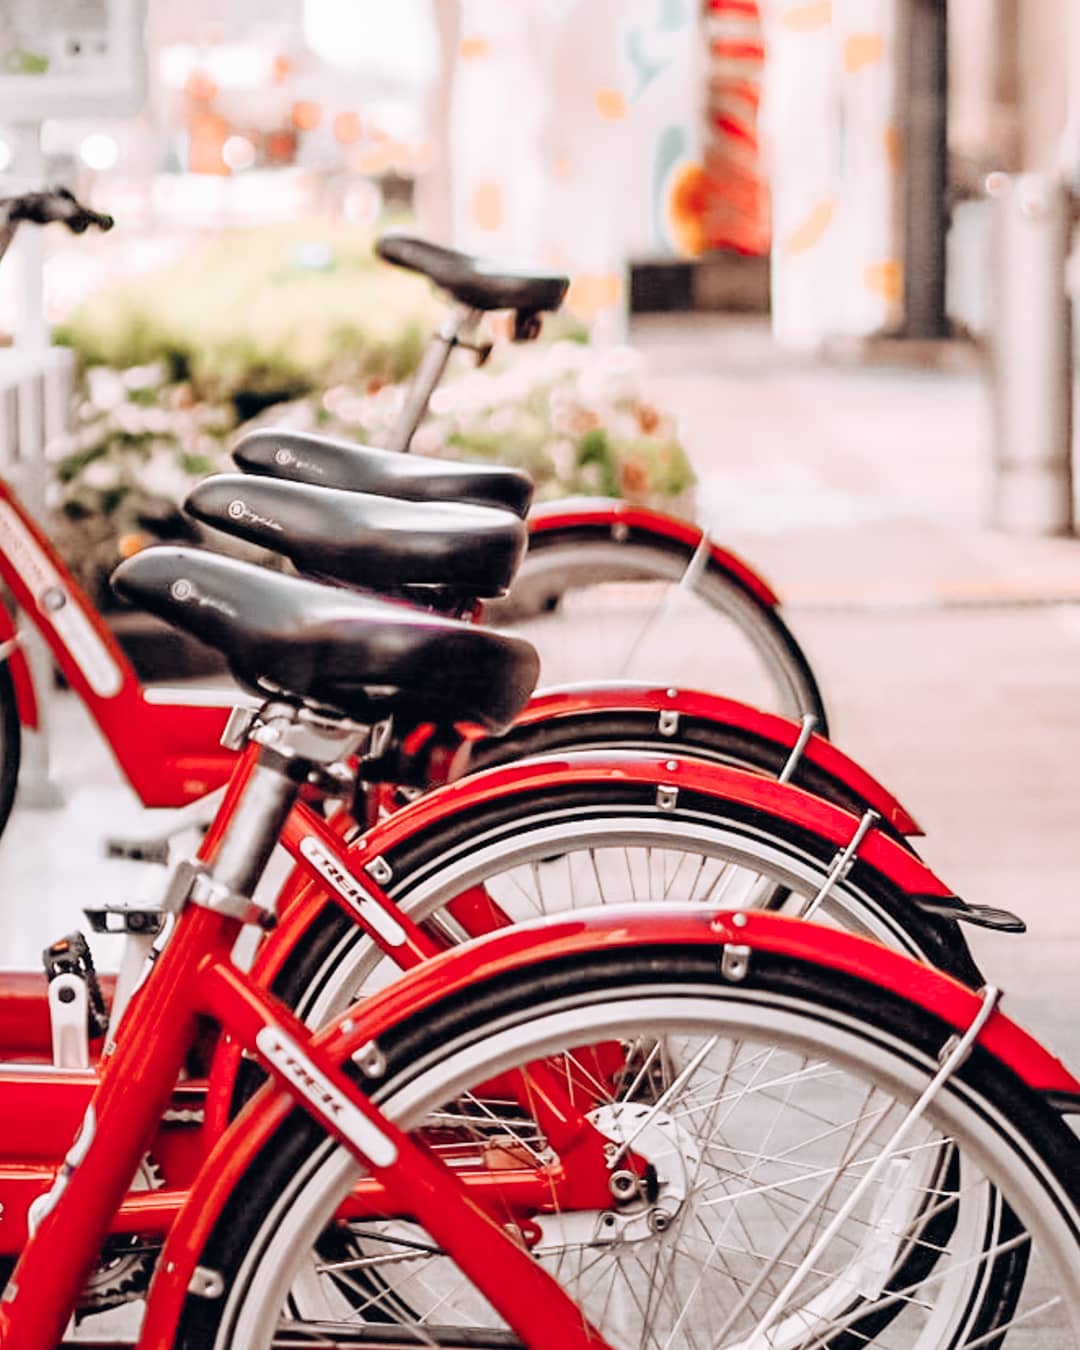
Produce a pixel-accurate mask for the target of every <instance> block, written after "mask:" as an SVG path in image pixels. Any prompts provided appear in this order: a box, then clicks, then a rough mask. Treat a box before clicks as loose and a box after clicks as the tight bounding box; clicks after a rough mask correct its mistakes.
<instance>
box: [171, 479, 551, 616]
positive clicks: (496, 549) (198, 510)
mask: <svg viewBox="0 0 1080 1350" xmlns="http://www.w3.org/2000/svg"><path fill="white" fill-rule="evenodd" d="M184 509H185V510H186V511H188V512H190V513H191V515H193V516H194V517H195V518H196V519H197V520H201V521H202V522H203V524H205V525H212V526H213V527H214V528H215V529H219V530H224V531H226V532H227V533H229V534H232V535H236V536H237V537H239V538H241V539H246V540H247V541H248V542H249V543H252V544H259V545H261V546H262V547H263V548H268V549H271V550H273V552H275V553H280V554H282V555H283V556H284V557H286V558H288V559H289V560H290V561H291V562H292V563H293V564H294V565H295V566H296V568H297V569H298V570H299V571H301V572H308V573H313V574H315V575H317V576H325V577H331V578H333V579H334V580H335V581H343V582H346V583H347V584H349V585H353V586H365V587H368V588H369V589H371V590H375V591H380V592H383V593H386V594H400V593H409V592H410V591H411V590H413V589H414V588H419V591H420V593H418V594H417V595H416V597H415V598H416V599H417V600H423V599H424V595H423V591H426V590H430V589H432V588H434V589H437V590H438V591H439V592H440V593H442V594H443V595H450V596H457V597H472V598H477V599H485V598H489V597H491V596H496V595H502V594H504V593H505V591H506V590H507V589H508V588H509V585H510V581H511V579H512V578H513V575H514V572H515V571H516V569H517V566H518V564H519V563H520V561H521V558H522V555H523V554H524V552H525V543H526V533H525V526H524V525H523V524H522V522H521V521H520V520H519V519H518V518H517V516H514V515H511V514H510V513H509V512H508V511H495V510H492V508H491V507H486V506H462V505H459V504H457V503H446V502H403V501H397V500H395V499H394V498H392V497H371V496H368V495H367V494H366V493H361V492H343V491H341V490H340V489H337V488H327V487H312V486H311V484H309V483H282V482H279V481H277V480H276V479H273V478H252V477H249V476H246V475H244V474H239V473H228V474H218V475H216V476H215V477H213V478H207V479H205V480H204V481H203V482H201V483H200V484H199V485H198V486H197V487H196V488H195V489H194V490H193V491H192V492H191V493H190V494H189V495H188V499H187V501H186V502H185V503H184Z"/></svg>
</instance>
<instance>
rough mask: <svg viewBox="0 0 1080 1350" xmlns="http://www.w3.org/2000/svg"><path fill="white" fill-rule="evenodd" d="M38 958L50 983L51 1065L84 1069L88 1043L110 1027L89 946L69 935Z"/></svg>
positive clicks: (79, 938)
mask: <svg viewBox="0 0 1080 1350" xmlns="http://www.w3.org/2000/svg"><path fill="white" fill-rule="evenodd" d="M41 959H42V964H43V965H44V967H45V977H46V979H47V980H48V982H49V1020H50V1023H51V1027H52V1043H53V1063H54V1064H56V1065H57V1067H59V1068H64V1069H85V1068H86V1067H87V1066H88V1065H89V1063H90V1045H89V1043H90V1040H91V1039H92V1038H94V1037H97V1036H103V1035H104V1034H105V1032H106V1030H107V1029H108V1025H109V1010H108V1007H107V1006H106V1003H105V996H104V995H103V994H102V992H101V985H100V984H99V982H98V977H97V972H96V971H95V970H94V958H93V956H92V955H91V953H90V944H89V943H88V942H87V940H86V938H85V937H84V936H83V935H82V933H78V932H75V933H68V934H67V936H66V937H62V938H58V939H57V941H56V942H53V943H52V944H51V945H50V946H48V947H46V948H45V950H44V951H43V952H42V953H41Z"/></svg>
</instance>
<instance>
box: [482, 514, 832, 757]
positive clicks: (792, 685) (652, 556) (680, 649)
mask: <svg viewBox="0 0 1080 1350" xmlns="http://www.w3.org/2000/svg"><path fill="white" fill-rule="evenodd" d="M485 612H486V613H487V614H488V615H489V617H490V621H491V622H492V623H493V624H494V625H495V626H496V627H498V626H505V625H507V624H509V625H512V628H513V631H514V632H515V633H517V634H519V635H520V636H522V637H525V638H527V639H528V640H529V641H530V642H531V643H533V645H534V646H535V647H536V648H537V650H538V651H539V652H540V678H541V681H542V682H543V684H545V685H550V684H568V683H571V682H583V681H587V682H592V683H595V682H596V681H597V680H602V679H611V678H616V679H633V680H654V681H656V682H657V683H659V684H663V683H668V684H678V685H683V686H687V687H690V688H696V689H709V690H712V691H714V692H716V693H721V694H726V695H728V696H729V697H732V698H738V699H741V700H742V701H743V702H745V703H751V704H754V705H755V706H759V707H764V708H768V709H770V710H772V711H774V712H783V713H786V714H787V715H788V716H790V717H802V716H804V715H805V714H807V713H812V714H813V715H814V717H816V718H817V724H818V730H819V731H820V732H821V733H822V735H827V734H828V723H827V717H826V713H825V706H824V703H823V700H822V697H821V692H820V690H819V689H818V686H817V681H816V679H815V678H814V674H813V671H812V670H811V668H810V664H809V662H808V661H807V659H806V656H805V655H804V654H803V651H802V649H801V648H800V646H799V644H798V642H797V641H796V640H795V638H794V636H793V635H792V633H791V632H790V630H789V629H788V627H787V625H786V624H785V623H784V621H783V619H782V618H781V616H780V612H779V610H778V608H777V607H776V606H775V605H774V604H770V603H767V602H766V601H765V600H764V599H763V598H762V597H760V596H758V595H757V594H755V593H754V592H753V591H752V590H751V589H750V588H749V587H748V586H747V585H745V584H742V583H741V582H740V581H739V580H738V579H737V578H735V577H733V576H732V575H731V574H729V573H727V572H725V571H723V570H721V569H720V568H719V567H717V566H714V565H712V564H711V563H710V562H709V561H708V560H707V558H706V556H705V555H704V554H703V553H700V552H699V551H696V550H695V549H694V548H693V547H691V546H690V545H689V544H688V543H686V542H685V541H679V540H676V539H673V538H670V537H668V536H666V535H664V534H661V533H659V532H650V531H648V530H647V529H645V528H641V527H637V528H635V529H634V530H633V531H627V532H626V534H625V536H622V535H621V534H619V533H618V531H617V529H616V535H613V533H612V531H611V530H610V529H609V530H607V531H600V532H598V531H597V530H595V529H592V530H590V531H589V532H588V533H585V534H582V533H581V532H579V531H574V530H572V529H568V530H566V531H561V530H560V531H556V530H545V531H543V532H541V533H534V534H532V535H530V539H529V551H528V553H527V554H526V556H525V560H524V562H523V563H522V565H521V569H520V570H519V572H518V574H517V577H516V578H515V580H514V584H513V587H512V589H511V593H510V598H509V601H507V602H504V603H503V604H501V605H492V606H490V607H487V608H486V610H485Z"/></svg>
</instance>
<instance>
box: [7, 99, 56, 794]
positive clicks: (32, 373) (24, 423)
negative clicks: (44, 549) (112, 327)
mask: <svg viewBox="0 0 1080 1350" xmlns="http://www.w3.org/2000/svg"><path fill="white" fill-rule="evenodd" d="M15 132H16V160H15V167H16V169H17V170H18V172H19V174H20V175H21V177H23V178H25V179H30V180H33V181H37V180H39V179H40V178H41V176H42V174H43V172H44V169H45V160H44V156H43V155H42V153H41V126H40V124H39V123H32V124H27V125H23V126H17V127H16V128H15ZM9 256H10V257H11V258H12V259H13V261H14V263H15V266H16V278H17V285H18V290H17V295H18V322H17V324H16V328H15V348H16V351H15V355H16V357H20V356H25V357H26V364H27V371H26V377H25V378H24V379H23V380H22V381H21V382H20V385H19V387H17V388H16V391H15V402H16V409H17V412H16V416H17V418H18V424H17V430H16V445H17V447H18V461H19V481H18V490H19V495H20V497H21V498H22V499H23V501H24V502H25V503H26V505H27V506H28V507H29V509H30V511H31V512H33V514H34V515H35V516H37V517H38V519H39V520H40V519H42V518H43V516H44V512H45V474H46V464H45V442H46V436H47V434H48V432H47V424H48V423H55V416H54V415H53V414H52V412H51V410H50V411H47V404H48V401H49V390H48V388H47V382H48V381H49V373H48V366H49V357H50V351H49V328H48V324H47V323H46V320H45V242H44V239H43V238H42V231H41V230H38V229H32V228H24V229H22V230H20V231H19V235H18V238H17V239H16V240H15V242H14V244H13V245H12V249H11V254H10V255H9ZM28 628H29V625H27V624H23V625H21V630H22V633H23V644H24V649H25V651H26V657H27V660H28V662H29V663H30V670H31V673H32V675H33V679H34V687H35V689H36V691H37V695H38V714H39V717H38V730H37V733H36V734H34V735H27V736H26V737H24V740H23V752H22V764H21V765H20V768H19V800H20V801H21V802H23V803H24V804H25V805H27V806H39V807H40V806H60V805H62V804H63V800H64V798H63V794H62V793H61V791H60V788H59V787H58V785H57V784H56V782H55V781H54V780H53V778H52V777H51V775H50V772H49V720H50V709H49V704H50V701H51V695H52V688H53V678H54V677H53V662H52V655H51V653H50V652H49V649H48V648H47V647H46V645H45V643H44V642H43V641H42V640H41V639H40V638H39V637H38V635H37V633H35V632H30V631H28Z"/></svg>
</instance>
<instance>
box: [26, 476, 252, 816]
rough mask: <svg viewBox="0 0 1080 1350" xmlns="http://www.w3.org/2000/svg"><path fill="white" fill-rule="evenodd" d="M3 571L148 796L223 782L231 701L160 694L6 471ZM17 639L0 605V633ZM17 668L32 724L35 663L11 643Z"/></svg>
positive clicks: (196, 793) (188, 795)
mask: <svg viewBox="0 0 1080 1350" xmlns="http://www.w3.org/2000/svg"><path fill="white" fill-rule="evenodd" d="M0 579H2V580H3V581H4V583H5V584H6V585H7V586H8V587H9V589H10V590H11V592H12V594H13V595H14V597H15V600H16V602H17V604H18V605H19V607H20V609H21V610H22V611H23V612H24V614H25V615H26V616H27V618H28V619H29V620H30V621H31V622H32V623H33V624H34V626H35V627H36V628H37V630H38V631H39V632H40V633H41V635H42V637H43V638H44V639H45V641H46V643H47V644H48V646H49V650H50V651H51V653H52V655H53V659H54V660H55V661H56V664H57V665H58V666H59V668H60V670H61V671H62V672H63V674H64V678H65V679H66V680H67V681H68V683H69V684H70V686H71V688H72V689H73V690H74V691H75V693H76V694H78V696H79V698H80V699H81V700H82V701H83V703H84V704H85V705H86V708H87V709H88V711H89V712H90V714H91V716H92V717H93V718H94V721H95V722H96V723H97V725H98V727H99V728H100V730H101V733H102V735H103V736H104V737H105V739H106V741H108V743H109V746H110V748H111V749H112V752H113V755H114V756H115V758H116V762H117V764H118V765H119V766H120V769H121V771H122V772H123V774H124V776H125V777H126V778H127V780H128V782H129V783H130V784H131V786H132V787H133V788H134V789H135V792H136V793H137V794H138V796H139V799H140V800H141V801H142V803H143V804H144V805H145V806H151V807H174V806H183V805H185V804H186V803H187V802H190V801H194V800H195V799H196V798H198V797H202V796H204V795H205V794H206V793H207V792H210V791H212V790H213V789H214V788H216V787H219V786H220V785H221V784H222V783H224V782H225V780H226V779H227V778H228V776H229V774H230V772H231V771H232V766H233V763H234V762H235V756H234V755H233V754H232V753H231V752H229V751H226V750H223V749H222V748H221V746H220V745H219V741H220V739H221V733H222V731H223V729H224V726H225V721H226V719H227V717H228V715H229V711H230V709H229V707H228V706H222V707H203V706H199V705H198V704H170V703H155V702H153V701H152V700H151V699H149V698H148V697H147V695H146V691H145V690H144V689H143V687H142V685H141V684H140V683H139V681H138V678H137V677H136V675H135V672H134V670H133V669H132V667H131V663H130V662H129V661H128V659H127V657H126V656H125V655H124V653H123V652H122V651H121V649H120V646H119V644H118V643H117V642H116V639H115V638H114V637H113V636H112V634H111V633H110V632H109V629H108V628H107V627H106V625H105V624H104V623H103V621H102V619H101V616H100V615H99V614H98V613H97V611H96V610H95V609H94V607H93V605H92V604H91V603H90V600H89V599H88V597H87V596H86V595H85V594H84V592H83V591H82V590H81V589H80V587H79V586H78V585H77V584H76V582H75V579H74V578H73V577H72V575H71V573H70V572H69V571H68V569H67V568H66V567H65V566H64V563H63V561H62V560H61V558H60V557H59V555H58V554H57V552H56V550H55V549H54V548H53V546H52V544H51V543H50V542H49V540H48V538H47V537H46V535H45V534H44V533H43V531H42V530H41V529H40V527H39V526H38V525H37V523H36V522H35V521H34V520H33V519H32V518H31V517H30V515H29V513H28V512H27V511H26V510H25V509H24V508H23V506H22V505H21V503H20V502H19V500H18V498H17V497H15V495H14V494H13V493H12V491H11V488H10V486H9V485H8V484H7V483H6V482H4V480H3V479H2V478H0ZM5 634H7V635H10V639H15V628H14V625H13V624H12V621H11V617H10V615H8V614H7V612H6V611H3V610H2V607H0V641H4V640H5V636H4V635H5ZM9 660H10V662H11V671H12V676H13V679H14V683H15V689H16V692H17V695H18V700H19V713H20V716H21V718H22V720H23V722H24V723H25V724H26V725H28V726H30V727H31V728H33V727H35V726H36V725H37V722H38V715H37V702H36V699H35V697H34V689H33V683H32V680H31V677H30V670H29V666H28V664H27V662H26V659H25V656H24V654H23V652H22V651H21V650H20V649H19V647H18V646H16V647H15V649H14V650H13V652H12V654H11V656H10V657H9Z"/></svg>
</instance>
